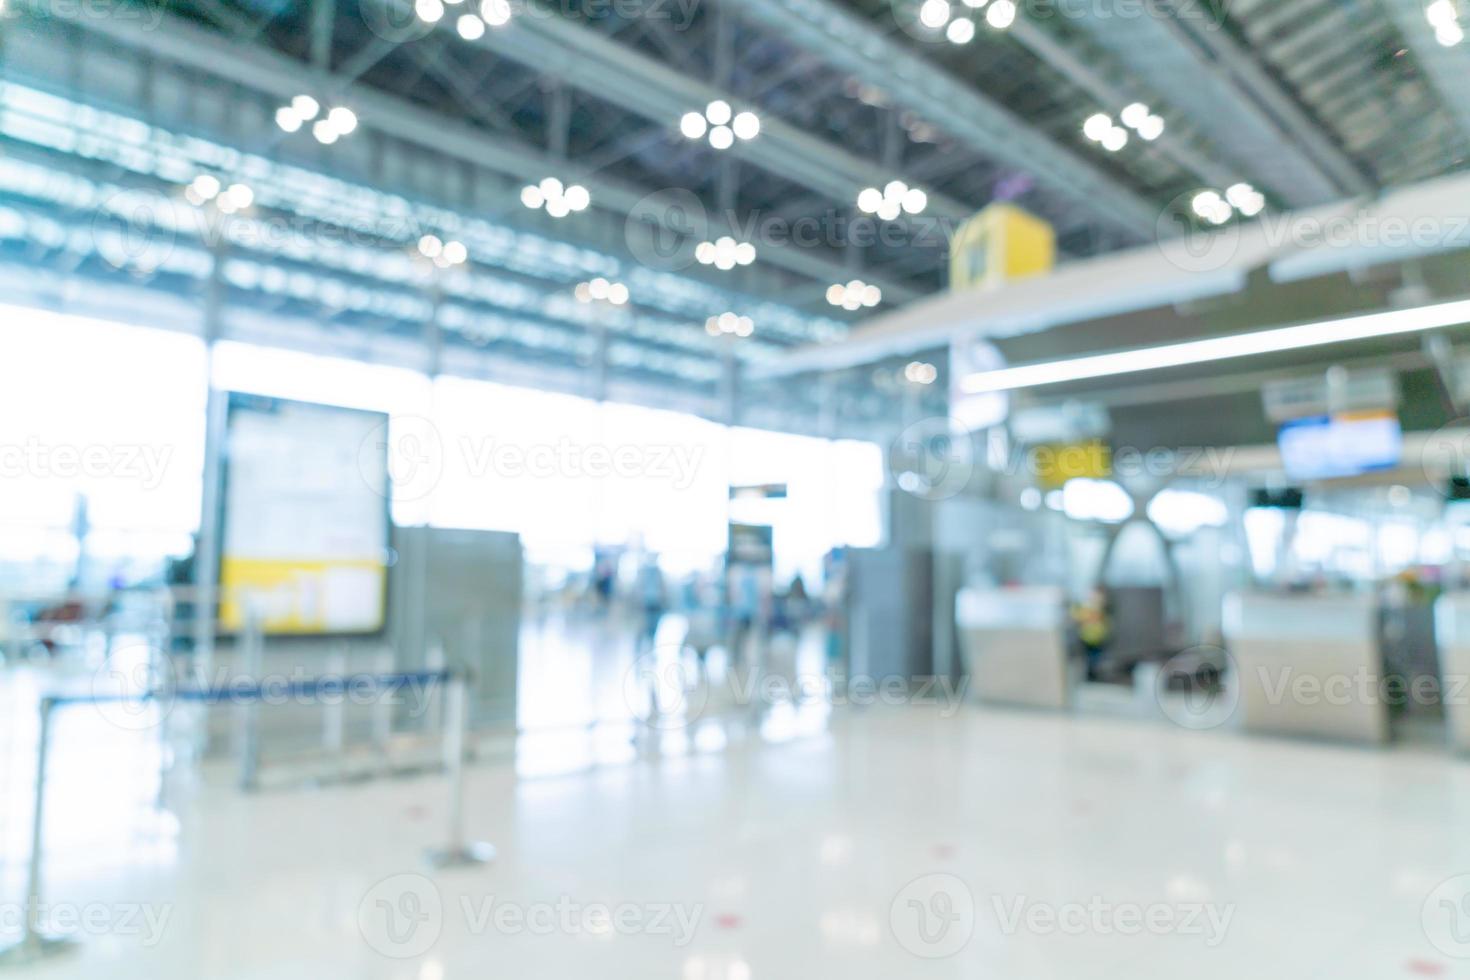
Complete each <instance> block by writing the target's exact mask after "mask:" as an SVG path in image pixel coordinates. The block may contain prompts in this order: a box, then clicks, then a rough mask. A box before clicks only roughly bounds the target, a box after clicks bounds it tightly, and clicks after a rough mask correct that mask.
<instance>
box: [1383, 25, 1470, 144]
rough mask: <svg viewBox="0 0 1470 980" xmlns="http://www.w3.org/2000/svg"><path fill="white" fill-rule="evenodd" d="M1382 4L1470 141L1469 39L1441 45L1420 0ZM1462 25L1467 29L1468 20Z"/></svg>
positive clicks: (1436, 91)
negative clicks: (1452, 44)
mask: <svg viewBox="0 0 1470 980" xmlns="http://www.w3.org/2000/svg"><path fill="white" fill-rule="evenodd" d="M1383 6H1384V8H1385V9H1387V11H1388V15H1389V17H1391V18H1392V19H1393V22H1394V26H1396V27H1397V28H1398V30H1399V33H1400V34H1402V35H1403V37H1404V40H1405V41H1407V42H1408V45H1409V50H1411V51H1413V52H1414V60H1416V61H1418V62H1419V64H1420V65H1422V66H1423V68H1424V74H1425V75H1427V76H1428V78H1429V84H1430V85H1431V86H1432V87H1433V88H1434V92H1435V94H1436V95H1438V96H1439V99H1440V101H1441V102H1442V103H1443V104H1444V106H1445V108H1446V109H1448V110H1449V111H1450V114H1451V115H1453V116H1454V117H1455V122H1456V124H1457V125H1458V126H1459V128H1460V133H1461V134H1462V135H1463V136H1464V137H1465V139H1466V141H1467V142H1470V41H1462V42H1461V43H1459V44H1457V45H1455V46H1454V47H1452V48H1447V47H1445V46H1444V45H1442V44H1440V43H1439V41H1438V40H1436V39H1435V36H1434V28H1433V27H1431V26H1429V20H1428V19H1427V18H1426V17H1425V16H1424V10H1425V4H1424V2H1423V0H1383ZM1464 26H1465V27H1466V28H1470V21H1466V23H1465V24H1464Z"/></svg>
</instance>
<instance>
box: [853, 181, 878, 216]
mask: <svg viewBox="0 0 1470 980" xmlns="http://www.w3.org/2000/svg"><path fill="white" fill-rule="evenodd" d="M857 204H858V210H859V211H861V212H862V213H863V214H877V213H878V209H879V208H881V207H882V206H883V192H882V191H880V190H879V189H878V188H876V187H865V188H864V189H863V190H862V192H861V193H860V194H858V199H857Z"/></svg>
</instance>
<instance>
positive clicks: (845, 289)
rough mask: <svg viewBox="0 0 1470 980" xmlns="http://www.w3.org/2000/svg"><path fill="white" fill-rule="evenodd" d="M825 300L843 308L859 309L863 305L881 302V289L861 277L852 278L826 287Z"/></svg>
mask: <svg viewBox="0 0 1470 980" xmlns="http://www.w3.org/2000/svg"><path fill="white" fill-rule="evenodd" d="M827 302H828V303H831V304H832V305H833V306H840V307H842V308H843V309H845V310H859V309H862V308H863V307H864V306H870V307H871V306H877V305H878V304H879V303H881V302H883V290H881V289H879V288H878V287H877V286H873V285H870V284H868V283H865V282H863V281H862V280H861V279H854V280H852V281H851V282H849V283H840V282H839V283H834V284H833V285H831V286H829V287H827Z"/></svg>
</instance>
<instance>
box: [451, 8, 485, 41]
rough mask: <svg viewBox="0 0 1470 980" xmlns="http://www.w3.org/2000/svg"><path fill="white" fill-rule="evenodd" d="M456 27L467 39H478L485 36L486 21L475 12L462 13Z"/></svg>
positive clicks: (460, 34)
mask: <svg viewBox="0 0 1470 980" xmlns="http://www.w3.org/2000/svg"><path fill="white" fill-rule="evenodd" d="M454 27H455V29H456V30H458V31H459V36H460V37H462V38H464V39H465V40H466V41H478V40H479V39H480V38H482V37H484V36H485V22H484V21H483V20H481V19H480V18H478V17H476V16H475V15H474V14H463V15H461V17H460V18H459V20H457V21H456V22H455V24H454Z"/></svg>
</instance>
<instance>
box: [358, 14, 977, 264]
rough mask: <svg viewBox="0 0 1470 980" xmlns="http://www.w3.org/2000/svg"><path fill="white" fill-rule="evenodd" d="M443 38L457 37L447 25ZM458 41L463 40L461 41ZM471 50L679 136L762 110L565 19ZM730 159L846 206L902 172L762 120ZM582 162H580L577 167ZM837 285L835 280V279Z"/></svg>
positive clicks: (962, 214) (519, 29)
mask: <svg viewBox="0 0 1470 980" xmlns="http://www.w3.org/2000/svg"><path fill="white" fill-rule="evenodd" d="M367 2H386V3H390V4H393V5H394V6H395V9H396V15H399V16H402V15H405V14H406V11H407V10H408V9H409V7H408V6H407V5H405V4H403V3H402V2H401V0H367ZM438 29H439V30H441V31H447V32H449V33H450V34H454V33H455V31H454V27H453V26H452V25H450V24H449V23H448V18H446V19H445V20H444V21H441V22H440V24H439V27H438ZM455 36H456V37H457V35H455ZM460 43H469V44H472V45H474V46H477V47H481V48H484V49H486V50H488V51H492V52H494V53H495V54H497V55H499V56H500V57H502V58H506V59H508V60H510V61H514V62H517V63H518V64H522V65H525V66H526V67H528V68H530V69H532V70H534V71H538V72H541V73H543V74H546V75H550V76H553V77H555V78H560V79H562V80H564V81H566V82H568V83H569V84H571V85H574V86H576V87H577V88H579V89H581V90H582V91H584V92H586V93H587V94H589V95H591V96H593V97H594V98H597V99H600V100H602V101H604V102H609V103H611V104H613V105H616V106H618V107H619V108H621V109H624V110H626V111H628V112H631V113H634V114H636V115H639V116H643V117H644V118H646V119H649V120H652V121H654V122H656V123H659V124H661V125H663V126H665V127H667V128H668V129H669V131H670V132H672V133H676V134H677V133H678V128H679V119H680V118H681V117H682V116H683V115H684V114H685V113H686V112H690V111H696V110H700V109H703V108H704V107H705V106H706V105H708V104H709V103H711V102H714V101H715V100H717V99H720V100H724V101H726V102H729V103H730V104H731V105H734V106H735V107H736V109H737V111H738V110H739V109H741V108H743V107H746V106H751V107H752V108H755V107H754V106H753V105H752V103H751V100H749V99H743V98H741V97H740V96H739V95H738V94H736V93H734V92H730V91H726V90H725V89H724V88H722V87H720V86H718V85H713V84H707V83H704V82H701V81H699V80H698V79H694V78H691V77H689V76H688V75H686V74H684V73H682V72H679V71H676V70H674V69H672V68H669V67H668V66H667V65H664V64H661V63H660V62H658V61H655V60H654V59H652V58H649V57H647V56H646V55H643V54H640V53H638V52H637V51H636V50H634V49H633V48H631V47H629V46H628V45H626V44H622V43H620V42H618V41H614V40H612V39H610V38H608V37H607V36H606V35H603V34H601V33H599V32H597V31H594V30H592V29H590V28H587V27H583V26H581V25H579V24H577V23H575V22H573V21H571V20H567V19H564V18H561V17H558V16H552V15H546V14H539V13H538V14H537V15H535V16H529V15H524V16H519V17H516V18H514V19H513V20H512V21H511V22H510V23H509V24H508V25H506V26H505V27H503V28H500V29H498V30H490V31H486V32H485V35H484V36H483V37H481V38H480V39H479V40H477V41H473V42H460ZM680 138H682V137H680ZM727 152H728V153H730V154H732V155H734V156H735V157H737V158H738V159H741V160H745V161H747V162H749V163H752V164H754V165H755V166H757V167H760V168H761V169H763V170H767V171H770V172H771V173H772V174H775V175H776V176H779V177H781V178H783V179H785V180H789V181H792V182H794V183H797V184H801V185H803V186H805V187H808V188H810V189H811V190H814V191H817V192H819V193H821V194H823V195H824V196H826V197H828V198H831V199H832V200H834V201H837V202H840V203H842V204H844V205H848V206H851V205H853V204H855V203H856V201H857V195H858V192H859V191H861V190H862V189H863V188H865V187H875V186H876V187H882V186H883V185H884V184H886V183H888V182H889V181H890V180H893V179H894V178H897V177H902V176H903V175H902V174H901V173H893V172H892V171H891V170H890V169H889V168H886V167H883V166H881V165H879V164H876V163H870V162H868V161H867V160H864V159H862V158H860V157H857V156H854V155H852V154H850V153H848V152H847V151H845V150H843V149H841V148H840V147H837V146H834V145H832V144H830V143H827V142H825V141H823V140H820V139H817V138H816V137H814V136H811V135H809V134H807V133H806V132H805V131H804V130H802V129H801V128H799V127H797V126H794V125H792V124H790V123H787V122H785V121H783V120H781V119H778V118H775V117H773V116H770V115H761V133H760V136H759V137H758V138H756V139H753V140H748V141H745V140H740V141H737V142H736V143H735V145H734V146H733V147H731V148H730V150H728V151H727ZM573 162H575V161H573ZM973 211H974V208H973V207H971V206H970V205H968V204H965V203H963V202H960V201H955V200H951V199H949V198H946V197H945V196H944V195H942V194H930V195H929V209H928V213H930V214H933V215H938V216H940V217H942V218H946V219H951V220H963V219H964V218H967V217H969V215H970V214H971V213H973ZM834 281H835V280H834Z"/></svg>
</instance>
